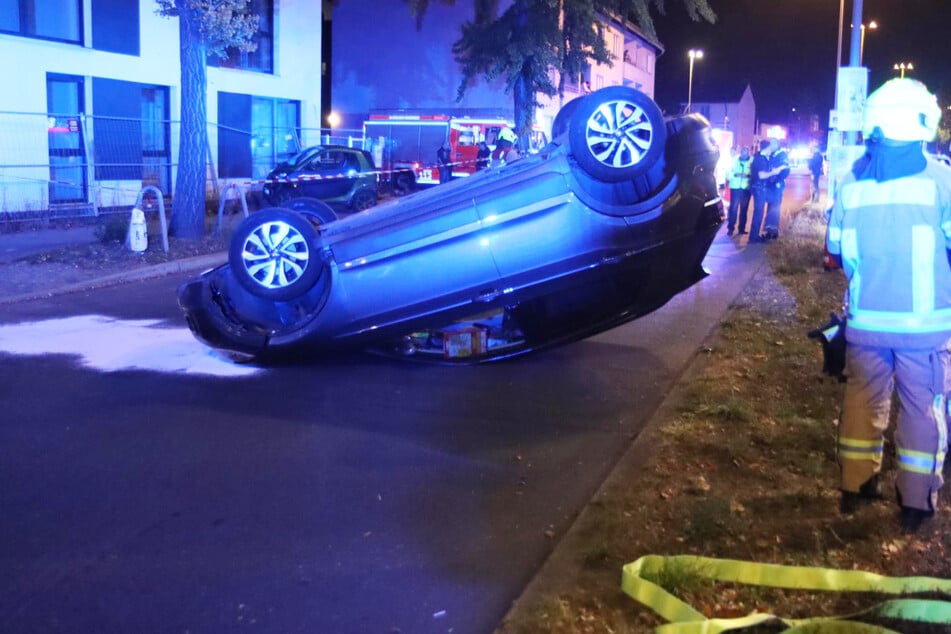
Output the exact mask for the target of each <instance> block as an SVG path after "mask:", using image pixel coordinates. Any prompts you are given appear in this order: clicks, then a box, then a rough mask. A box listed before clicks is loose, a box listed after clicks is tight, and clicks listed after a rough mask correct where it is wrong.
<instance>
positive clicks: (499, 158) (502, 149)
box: [492, 128, 518, 166]
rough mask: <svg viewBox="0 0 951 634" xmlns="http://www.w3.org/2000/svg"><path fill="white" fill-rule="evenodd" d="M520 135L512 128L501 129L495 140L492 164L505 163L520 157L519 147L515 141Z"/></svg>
mask: <svg viewBox="0 0 951 634" xmlns="http://www.w3.org/2000/svg"><path fill="white" fill-rule="evenodd" d="M517 141H518V137H517V136H516V135H515V132H513V131H512V129H511V128H502V129H501V130H499V138H498V139H496V141H495V149H494V150H492V165H493V166H498V165H505V163H506V162H507V161H512V160H515V159H517V158H518V148H516V147H515V143H516V142H517Z"/></svg>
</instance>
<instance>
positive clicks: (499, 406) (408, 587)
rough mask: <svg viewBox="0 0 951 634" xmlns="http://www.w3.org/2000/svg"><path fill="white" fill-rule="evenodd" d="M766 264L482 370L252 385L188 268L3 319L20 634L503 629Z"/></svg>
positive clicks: (331, 372) (711, 264) (1, 563)
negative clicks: (198, 322) (218, 336)
mask: <svg viewBox="0 0 951 634" xmlns="http://www.w3.org/2000/svg"><path fill="white" fill-rule="evenodd" d="M760 248H762V247H760ZM760 253H761V252H759V251H758V250H757V249H751V250H744V249H741V248H737V247H736V246H735V243H734V242H732V241H730V240H728V239H727V238H726V237H725V236H723V235H722V232H721V236H720V237H718V238H717V241H716V242H715V244H714V247H713V249H712V250H711V253H710V255H709V256H708V258H707V261H706V265H707V267H708V268H709V269H711V270H712V273H713V275H712V276H711V277H709V278H707V279H706V280H704V281H703V282H701V283H700V284H698V285H697V286H695V287H693V288H691V289H689V290H688V291H686V292H684V293H682V294H681V295H679V296H678V297H677V298H675V299H674V300H673V301H672V302H670V303H669V304H668V305H667V306H665V307H664V308H663V309H661V310H660V311H658V312H657V313H654V314H653V315H651V316H648V317H646V318H642V319H641V320H638V321H637V322H634V323H632V324H628V325H626V326H623V327H621V328H617V329H615V330H612V331H610V332H607V333H604V334H602V335H600V336H598V337H595V338H592V339H589V340H586V341H583V342H579V343H576V344H572V345H569V346H565V347H562V348H559V349H556V350H553V351H550V352H546V353H542V354H537V355H534V356H531V355H530V356H528V357H525V358H522V359H518V360H514V361H510V362H504V363H499V364H494V365H489V366H480V367H452V368H446V367H437V366H421V365H410V364H405V363H399V362H394V361H389V360H385V359H379V358H375V357H367V356H362V355H354V356H351V357H346V358H338V359H333V360H323V361H321V362H319V363H302V364H299V365H287V366H283V367H277V368H270V369H266V370H262V371H259V372H255V373H253V374H248V375H232V376H228V374H229V373H231V372H232V371H234V370H235V368H234V366H231V365H230V364H226V363H223V362H222V361H220V360H219V359H217V358H216V357H214V355H212V354H211V353H210V352H209V351H207V350H206V349H205V348H203V347H202V346H201V345H200V344H198V342H196V341H194V340H192V339H191V338H190V335H188V333H187V331H185V329H184V325H183V320H182V318H181V316H180V314H179V312H178V309H177V307H176V306H175V303H174V290H175V288H176V287H177V285H178V284H179V283H180V282H181V281H183V280H184V277H182V276H179V277H169V278H163V279H160V280H153V281H149V282H140V283H136V284H131V285H125V286H120V287H113V288H108V289H100V290H97V291H90V292H87V293H77V294H72V295H66V296H61V297H54V298H49V299H43V300H36V301H31V302H23V303H19V304H14V305H10V306H5V307H4V311H3V314H2V316H0V405H2V407H3V414H2V415H0V421H2V422H0V465H2V467H0V509H2V513H0V569H2V570H4V572H5V574H3V575H0V631H3V632H16V633H19V632H44V633H53V632H71V633H72V632H97V633H101V634H105V633H110V632H163V633H164V632H233V631H239V630H242V629H244V628H246V629H249V630H257V631H262V632H308V633H313V632H328V633H329V632H334V633H339V634H349V633H355V634H357V633H359V634H366V633H373V632H380V633H385V634H391V633H394V632H403V633H407V632H413V633H424V632H453V633H454V634H470V633H471V634H486V633H488V632H491V631H492V630H493V629H494V628H495V627H496V626H497V624H498V623H499V621H500V619H501V618H502V616H503V615H504V614H505V612H506V611H507V609H508V607H509V605H510V604H511V602H512V601H513V600H514V599H515V598H517V597H518V595H519V594H520V592H521V591H522V589H523V588H524V587H525V585H526V583H527V582H528V581H529V580H530V579H531V577H532V576H533V574H534V573H535V571H536V570H537V569H538V568H539V566H540V565H541V563H542V562H543V561H544V559H545V558H546V556H547V555H548V554H549V553H550V552H551V550H552V548H553V547H554V545H555V544H556V543H557V540H558V538H559V537H560V536H561V535H563V534H564V532H565V531H566V530H567V528H568V527H569V525H570V523H571V521H572V520H573V518H574V517H575V516H576V515H577V513H578V512H579V511H580V509H581V508H582V507H583V505H584V504H585V503H586V502H587V500H588V499H589V498H590V496H591V494H592V493H593V492H594V491H595V490H596V489H597V487H598V486H599V485H600V483H601V482H602V481H603V480H604V478H605V476H606V475H607V473H608V472H609V471H610V469H611V468H612V466H613V465H614V464H615V463H616V461H617V460H618V458H619V457H620V456H621V454H622V453H623V452H624V450H625V449H626V448H627V447H628V446H629V445H630V443H631V441H632V439H633V438H635V437H636V436H637V434H638V433H639V431H640V430H641V429H642V427H643V425H644V424H645V422H646V421H647V420H648V418H649V416H650V414H651V413H652V412H653V411H654V410H655V409H656V407H657V406H658V405H659V403H660V401H661V400H662V398H663V396H664V395H665V394H666V392H667V391H668V389H669V387H670V386H671V384H672V383H673V381H674V380H675V379H676V378H677V377H678V376H679V375H680V373H681V372H682V371H683V369H684V368H685V366H686V364H687V363H688V362H689V360H690V359H691V357H692V355H693V354H694V353H695V351H696V350H697V348H698V346H699V345H700V344H701V343H702V341H703V340H704V339H705V338H706V337H707V336H708V335H709V333H710V332H711V330H712V329H713V328H714V327H715V325H716V322H717V320H718V319H719V316H720V315H721V314H722V313H723V312H724V311H725V310H726V308H727V306H728V305H729V303H730V301H731V300H732V298H733V297H734V296H735V295H736V294H737V293H738V292H739V291H740V290H741V289H742V287H743V285H745V283H746V281H747V280H748V279H749V278H750V277H751V276H752V275H753V273H754V272H755V270H756V269H757V268H758V266H759V265H760V263H761V261H762V260H761V255H760ZM94 316H102V317H94ZM238 370H241V368H238Z"/></svg>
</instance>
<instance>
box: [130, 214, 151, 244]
mask: <svg viewBox="0 0 951 634" xmlns="http://www.w3.org/2000/svg"><path fill="white" fill-rule="evenodd" d="M129 248H130V249H132V250H133V251H134V252H135V253H145V250H146V249H148V248H149V231H148V227H146V225H145V213H144V212H143V211H142V210H141V209H139V208H138V207H133V208H132V216H131V217H130V218H129Z"/></svg>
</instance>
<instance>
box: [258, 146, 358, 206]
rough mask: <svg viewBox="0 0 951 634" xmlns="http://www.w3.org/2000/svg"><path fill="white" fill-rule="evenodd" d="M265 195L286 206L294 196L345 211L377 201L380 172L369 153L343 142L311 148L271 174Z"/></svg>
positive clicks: (272, 200)
mask: <svg viewBox="0 0 951 634" xmlns="http://www.w3.org/2000/svg"><path fill="white" fill-rule="evenodd" d="M267 180H268V182H267V183H265V185H264V198H265V199H266V200H267V202H268V203H269V204H271V205H274V206H284V205H285V203H287V201H289V200H291V199H294V198H302V197H306V198H317V199H320V200H322V201H324V202H326V203H327V204H329V205H331V206H332V207H336V208H338V209H343V210H345V211H363V210H364V209H367V208H368V207H372V206H373V205H375V204H376V196H377V173H376V167H375V166H374V164H373V157H372V156H370V153H369V152H365V151H363V150H359V149H356V148H349V147H346V146H343V145H317V146H314V147H309V148H307V149H305V150H303V151H301V152H300V153H299V154H297V155H296V156H294V158H292V159H291V160H289V161H288V162H286V163H281V164H280V165H278V166H277V167H275V168H274V170H273V171H271V173H270V174H268V177H267Z"/></svg>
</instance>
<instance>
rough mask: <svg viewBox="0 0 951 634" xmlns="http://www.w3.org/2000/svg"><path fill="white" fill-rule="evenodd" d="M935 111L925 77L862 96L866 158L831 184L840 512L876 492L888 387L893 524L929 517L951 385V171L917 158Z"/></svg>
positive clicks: (911, 525) (915, 525)
mask: <svg viewBox="0 0 951 634" xmlns="http://www.w3.org/2000/svg"><path fill="white" fill-rule="evenodd" d="M940 117H941V110H940V108H939V107H938V104H937V101H936V99H935V97H934V95H932V94H931V93H930V92H928V89H927V88H926V87H925V86H924V84H922V83H920V82H918V81H916V80H913V79H892V80H889V81H887V82H886V83H885V84H883V85H882V86H881V87H880V88H878V89H877V90H876V91H874V92H873V93H872V94H871V95H869V97H868V101H867V103H866V106H865V120H864V124H863V128H862V133H863V135H864V137H865V143H866V152H865V155H864V156H863V157H862V158H860V159H859V160H857V161H856V162H855V163H854V164H853V166H852V170H851V172H850V173H848V174H847V175H846V176H845V178H844V179H843V180H842V184H841V186H840V187H838V188H837V191H836V196H835V202H834V204H833V207H832V209H831V212H830V218H829V227H828V231H827V234H826V247H827V249H828V251H829V253H830V254H831V255H832V257H833V258H835V260H836V262H837V263H838V264H839V265H841V266H842V267H843V269H844V271H845V275H846V277H847V278H848V281H849V283H848V296H847V311H846V316H847V321H846V331H845V338H846V341H847V348H846V367H847V368H848V375H849V377H848V382H847V383H846V386H845V398H844V403H843V411H842V419H841V423H840V425H839V430H838V461H839V466H840V473H841V482H840V486H841V490H842V498H841V511H842V513H843V514H851V513H853V512H855V511H856V510H857V509H858V507H859V506H860V505H861V504H863V503H865V502H868V501H870V500H875V499H879V498H881V497H882V490H881V483H880V482H879V472H880V470H881V466H882V445H883V434H884V432H885V429H886V427H887V426H888V422H889V420H888V419H889V411H890V409H891V405H892V391H893V388H894V389H895V391H896V392H897V394H898V418H897V430H896V433H895V445H896V452H897V462H898V474H897V478H896V482H895V486H896V489H897V492H898V504H899V505H900V506H901V516H900V517H901V526H902V529H903V530H904V531H905V532H908V533H911V532H915V531H917V530H918V529H919V528H920V526H921V525H922V523H923V522H924V521H926V520H927V519H928V518H930V517H931V516H932V515H934V512H935V508H936V504H937V497H938V495H937V494H938V490H939V489H940V488H941V486H942V484H943V481H942V477H941V472H942V468H943V466H944V460H945V453H946V450H947V447H948V417H949V416H948V414H949V412H948V395H949V392H951V353H949V345H951V253H949V251H948V249H949V248H951V168H948V167H946V166H945V165H942V164H940V163H938V162H937V161H935V160H934V159H932V158H930V157H928V156H926V155H925V153H924V147H923V146H924V142H927V141H930V140H932V139H933V138H934V136H935V133H936V131H937V127H938V120H939V118H940Z"/></svg>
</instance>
